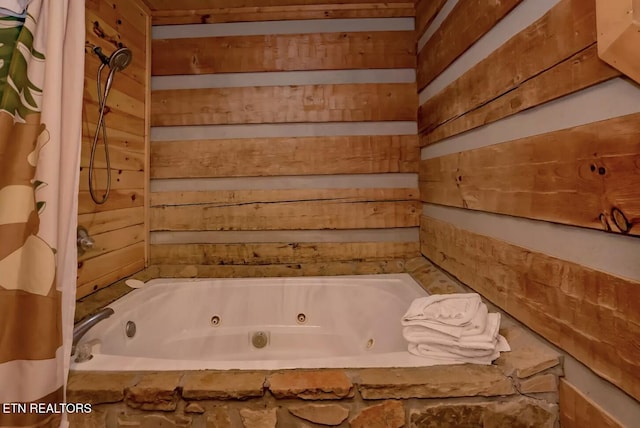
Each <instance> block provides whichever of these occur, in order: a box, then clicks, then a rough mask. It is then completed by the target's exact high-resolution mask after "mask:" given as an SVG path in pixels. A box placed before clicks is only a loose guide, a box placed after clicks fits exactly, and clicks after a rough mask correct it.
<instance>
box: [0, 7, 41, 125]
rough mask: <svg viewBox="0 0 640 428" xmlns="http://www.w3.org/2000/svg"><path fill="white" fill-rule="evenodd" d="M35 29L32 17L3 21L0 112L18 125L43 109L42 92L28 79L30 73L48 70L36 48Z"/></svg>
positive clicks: (0, 21) (0, 33)
mask: <svg viewBox="0 0 640 428" xmlns="http://www.w3.org/2000/svg"><path fill="white" fill-rule="evenodd" d="M35 26H36V22H35V21H34V19H33V17H32V16H31V15H27V17H26V18H16V17H12V16H2V17H0V111H1V110H4V111H6V112H7V113H9V114H11V115H12V116H13V117H14V120H15V121H16V122H24V118H25V117H26V116H27V115H28V114H33V113H39V112H40V111H41V107H42V89H41V88H39V87H38V86H36V85H35V84H33V82H32V81H31V79H30V78H29V74H30V73H31V72H37V73H38V74H40V73H42V71H43V69H44V66H45V62H44V60H45V57H44V55H43V54H42V53H41V52H38V51H37V50H36V49H35V48H34V46H33V45H34V43H33V42H34V37H33V29H34V28H35ZM27 64H28V65H29V67H27ZM34 69H38V70H34Z"/></svg>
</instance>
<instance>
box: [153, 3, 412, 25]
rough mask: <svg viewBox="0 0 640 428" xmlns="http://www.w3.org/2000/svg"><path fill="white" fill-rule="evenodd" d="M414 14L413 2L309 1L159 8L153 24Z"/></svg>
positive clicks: (391, 16)
mask: <svg viewBox="0 0 640 428" xmlns="http://www.w3.org/2000/svg"><path fill="white" fill-rule="evenodd" d="M414 15H415V8H414V5H413V2H405V3H375V2H371V3H363V4H332V5H327V4H315V5H314V4H310V5H290V6H266V7H263V6H257V7H256V6H253V7H235V8H217V9H192V10H158V11H155V12H154V13H153V25H176V24H177V25H180V24H216V23H224V22H254V21H288V20H302V19H339V18H340V19H345V18H350V19H354V18H395V17H412V16H414Z"/></svg>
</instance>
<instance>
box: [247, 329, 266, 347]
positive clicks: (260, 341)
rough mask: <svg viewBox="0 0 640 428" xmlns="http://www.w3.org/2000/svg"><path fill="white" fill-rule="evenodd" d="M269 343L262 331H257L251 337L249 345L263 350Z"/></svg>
mask: <svg viewBox="0 0 640 428" xmlns="http://www.w3.org/2000/svg"><path fill="white" fill-rule="evenodd" d="M268 343H269V336H268V335H267V333H265V332H264V331H257V332H255V333H253V335H252V336H251V344H252V345H253V346H254V347H255V348H258V349H260V348H264V347H265V346H267V344H268Z"/></svg>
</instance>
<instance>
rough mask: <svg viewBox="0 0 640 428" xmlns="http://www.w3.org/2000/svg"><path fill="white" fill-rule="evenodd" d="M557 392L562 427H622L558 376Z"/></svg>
mask: <svg viewBox="0 0 640 428" xmlns="http://www.w3.org/2000/svg"><path fill="white" fill-rule="evenodd" d="M559 392H560V423H561V424H562V428H584V427H588V426H592V427H598V428H623V425H622V424H621V423H620V422H618V421H617V420H615V419H614V418H613V417H612V416H611V415H610V414H609V413H607V412H606V411H605V410H604V409H603V408H602V407H600V406H599V405H598V404H597V403H595V402H594V401H593V400H591V399H590V398H589V397H588V396H586V395H585V394H584V393H582V392H581V391H580V390H578V389H577V388H576V387H575V386H573V385H572V384H571V383H569V382H568V381H567V380H566V379H563V378H560V388H559Z"/></svg>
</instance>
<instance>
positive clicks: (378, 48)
mask: <svg viewBox="0 0 640 428" xmlns="http://www.w3.org/2000/svg"><path fill="white" fill-rule="evenodd" d="M412 41H413V32H412V31H375V32H355V33H348V32H343V33H311V34H266V35H258V36H227V37H197V38H187V39H184V38H183V39H154V40H153V55H152V68H151V72H152V74H153V75H154V76H166V75H176V74H178V75H184V74H209V73H247V72H262V71H296V70H349V69H383V68H414V67H415V64H416V53H415V48H414V45H413V43H412Z"/></svg>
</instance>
